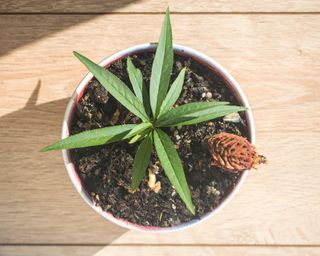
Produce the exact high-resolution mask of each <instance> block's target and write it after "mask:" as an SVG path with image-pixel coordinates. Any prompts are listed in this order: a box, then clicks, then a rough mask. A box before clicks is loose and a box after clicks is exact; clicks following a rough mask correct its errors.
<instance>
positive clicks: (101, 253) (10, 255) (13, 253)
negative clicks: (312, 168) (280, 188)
mask: <svg viewBox="0 0 320 256" xmlns="http://www.w3.org/2000/svg"><path fill="white" fill-rule="evenodd" d="M319 253H320V248H319V247H290V246H284V247H264V246H261V247H247V246H192V247H190V246H183V247H181V246H154V245H152V246H128V245H125V246H123V245H121V246H114V245H111V246H105V247H103V246H0V254H1V255H2V256H18V255H23V256H31V255H32V256H42V255H47V256H55V255H60V256H67V255H75V256H82V255H83V256H87V255H92V256H109V255H113V256H122V255H123V256H127V255H132V254H133V255H141V256H149V255H154V256H160V255H185V256H191V255H192V256H202V255H212V256H234V255H242V256H255V255H259V256H269V255H270V254H273V255H277V256H284V255H291V256H301V255H304V256H318V255H319Z"/></svg>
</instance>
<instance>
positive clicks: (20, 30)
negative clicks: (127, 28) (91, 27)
mask: <svg viewBox="0 0 320 256" xmlns="http://www.w3.org/2000/svg"><path fill="white" fill-rule="evenodd" d="M138 1H140V0H117V1H110V0H106V1H94V3H91V2H90V1H81V4H76V3H75V1H72V0H64V1H63V6H61V5H59V4H58V3H57V4H50V6H49V7H48V6H47V5H44V7H42V6H41V5H40V4H38V5H37V4H35V3H34V4H32V3H31V2H30V1H22V2H23V3H24V2H26V4H25V3H24V4H25V5H26V6H24V5H23V4H19V3H16V2H14V3H11V4H9V5H8V6H7V7H6V9H5V10H4V11H2V19H1V20H0V26H1V29H0V38H1V47H0V56H2V55H5V54H8V53H10V52H11V51H13V50H14V49H16V48H19V47H22V46H24V45H26V44H30V43H32V42H35V41H37V40H39V39H42V38H45V37H48V36H50V35H51V34H53V33H57V32H59V31H62V30H65V29H67V28H69V27H72V26H75V25H78V24H80V23H83V22H86V21H89V20H91V19H94V18H96V17H98V16H99V15H102V14H108V13H112V12H115V11H116V10H118V9H121V8H123V7H124V6H126V5H129V4H131V3H133V2H138ZM18 2H19V1H18ZM20 2H21V1H20ZM27 5H28V6H27ZM92 6H96V7H95V8H94V9H95V10H99V11H98V13H97V11H95V12H93V10H92ZM16 10H18V11H16ZM30 10H31V12H30ZM91 10H92V11H91ZM72 12H74V14H72ZM90 12H91V13H90ZM6 13H8V14H9V15H6ZM10 13H11V14H10ZM12 13H14V14H15V15H12ZM66 14H68V15H66ZM77 14H80V15H77Z"/></svg>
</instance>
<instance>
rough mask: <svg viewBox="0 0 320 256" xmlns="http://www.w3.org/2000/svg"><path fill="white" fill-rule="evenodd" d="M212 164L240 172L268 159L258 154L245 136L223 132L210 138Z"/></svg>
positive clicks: (255, 166)
mask: <svg viewBox="0 0 320 256" xmlns="http://www.w3.org/2000/svg"><path fill="white" fill-rule="evenodd" d="M208 144H209V148H210V152H211V155H212V157H213V162H212V165H214V166H218V167H220V168H222V169H224V170H226V171H230V172H238V171H244V170H250V169H251V168H254V169H256V168H257V165H259V164H261V163H266V162H267V159H266V158H265V157H264V156H262V155H258V153H257V150H256V148H255V147H254V146H253V145H252V144H251V143H250V142H249V141H248V140H247V139H246V138H244V137H240V136H237V135H234V134H230V133H226V132H222V133H219V134H217V135H214V136H212V137H210V138H209V139H208Z"/></svg>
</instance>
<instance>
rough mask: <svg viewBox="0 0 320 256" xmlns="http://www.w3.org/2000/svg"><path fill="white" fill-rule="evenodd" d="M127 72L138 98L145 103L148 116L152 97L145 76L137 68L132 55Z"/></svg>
mask: <svg viewBox="0 0 320 256" xmlns="http://www.w3.org/2000/svg"><path fill="white" fill-rule="evenodd" d="M127 72H128V75H129V79H130V82H131V84H132V88H133V91H134V93H135V94H136V96H137V97H138V99H139V100H140V101H141V102H142V103H143V105H144V108H145V111H146V113H147V114H148V116H149V115H150V99H149V94H148V91H147V88H146V86H145V85H144V84H143V76H142V73H141V71H140V69H138V68H136V67H135V66H134V64H133V63H132V60H131V58H130V57H128V58H127Z"/></svg>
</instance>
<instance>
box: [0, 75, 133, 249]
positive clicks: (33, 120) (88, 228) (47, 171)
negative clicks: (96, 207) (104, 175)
mask: <svg viewBox="0 0 320 256" xmlns="http://www.w3.org/2000/svg"><path fill="white" fill-rule="evenodd" d="M40 86H41V84H40V81H39V83H38V85H37V86H36V88H35V89H34V91H33V93H32V95H31V97H30V98H29V100H28V102H27V104H26V105H25V107H24V108H23V109H20V110H18V111H14V112H12V113H10V114H7V115H5V116H2V117H1V118H0V141H1V147H0V177H1V180H0V185H1V186H0V202H1V203H0V216H1V220H0V242H4V241H6V242H13V243H22V244H29V243H40V244H41V243H43V244H48V242H49V243H63V244H65V243H75V244H81V243H88V244H91V243H93V244H94V243H98V244H105V245H108V244H110V243H111V242H112V241H114V240H115V239H117V238H118V237H120V236H121V235H122V234H124V233H125V232H126V231H127V230H126V229H124V228H120V227H119V226H117V225H115V224H113V223H111V222H109V221H107V220H104V219H103V218H102V217H101V216H99V215H98V214H96V213H95V212H93V210H91V209H90V208H89V206H87V205H86V204H85V203H84V201H83V200H82V199H81V197H80V196H79V195H78V193H77V192H76V190H75V188H74V187H73V185H72V184H71V181H70V179H69V177H68V176H67V174H66V171H65V168H64V165H63V161H62V156H61V152H49V153H40V152H39V150H40V148H42V147H43V146H46V145H48V144H49V143H51V142H53V141H55V140H57V139H58V138H59V136H60V130H61V126H62V120H63V115H64V111H65V108H66V105H67V103H68V101H69V98H64V99H61V100H57V101H52V102H48V103H45V104H39V105H37V104H36V102H37V97H38V93H39V90H40ZM13 213H14V214H13Z"/></svg>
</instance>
